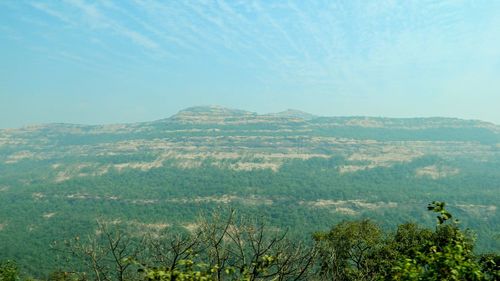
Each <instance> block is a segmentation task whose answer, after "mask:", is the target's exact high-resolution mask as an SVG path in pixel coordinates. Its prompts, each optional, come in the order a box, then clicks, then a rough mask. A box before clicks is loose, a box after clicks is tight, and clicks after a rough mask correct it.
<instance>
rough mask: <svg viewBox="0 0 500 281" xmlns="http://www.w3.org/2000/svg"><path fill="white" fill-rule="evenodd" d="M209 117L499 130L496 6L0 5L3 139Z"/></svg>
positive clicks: (223, 1)
mask: <svg viewBox="0 0 500 281" xmlns="http://www.w3.org/2000/svg"><path fill="white" fill-rule="evenodd" d="M211 104H217V105H222V106H227V107H233V108H240V109H246V110H250V111H255V112H259V113H266V112H277V111H282V110H285V109H287V108H294V109H300V110H304V111H307V112H310V113H314V114H318V115H328V116H339V115H342V116H345V115H370V116H388V117H414V116H424V117H425V116H451V117H459V118H466V119H482V120H486V121H491V122H495V123H497V124H500V1H458V0H454V1H423V0H419V1H384V0H381V1H367V0H364V1H351V0H349V1H333V0H328V1H270V0H266V1H251V0H248V1H237V0H235V1H230V0H219V1H188V0H185V1H150V0H145V1H139V0H137V1H118V0H117V1H90V0H62V1H35V0H33V1H18V0H2V1H0V128H7V127H18V126H23V125H27V124H34V123H48V122H67V123H84V124H105V123H122V122H136V121H149V120H156V119H161V118H165V117H168V116H170V115H172V114H174V113H176V112H177V111H178V110H181V109H183V108H185V107H189V106H194V105H211Z"/></svg>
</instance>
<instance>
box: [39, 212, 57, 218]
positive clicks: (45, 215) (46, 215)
mask: <svg viewBox="0 0 500 281" xmlns="http://www.w3.org/2000/svg"><path fill="white" fill-rule="evenodd" d="M55 215H56V212H52V213H45V214H43V216H42V217H43V218H44V219H50V218H51V217H53V216H55Z"/></svg>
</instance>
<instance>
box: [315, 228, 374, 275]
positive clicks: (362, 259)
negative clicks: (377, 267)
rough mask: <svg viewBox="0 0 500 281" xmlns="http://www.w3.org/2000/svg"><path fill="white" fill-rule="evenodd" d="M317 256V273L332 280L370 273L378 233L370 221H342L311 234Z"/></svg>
mask: <svg viewBox="0 0 500 281" xmlns="http://www.w3.org/2000/svg"><path fill="white" fill-rule="evenodd" d="M313 237H314V240H315V241H316V242H317V243H318V244H317V247H318V249H319V255H320V258H321V271H320V274H321V275H322V276H324V277H326V278H329V279H333V280H360V279H363V278H364V277H365V276H369V275H371V274H372V270H373V265H374V264H375V263H376V261H375V260H373V259H372V257H373V256H374V253H375V252H376V251H377V250H378V248H379V247H381V244H382V232H381V230H380V228H379V226H378V225H376V224H375V223H373V222H372V221H370V220H361V221H344V222H342V223H340V224H338V225H336V226H334V227H333V228H332V229H331V230H330V231H329V232H327V233H321V232H319V233H316V234H314V236H313Z"/></svg>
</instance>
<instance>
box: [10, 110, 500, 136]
mask: <svg viewBox="0 0 500 281" xmlns="http://www.w3.org/2000/svg"><path fill="white" fill-rule="evenodd" d="M231 118H233V119H232V120H233V121H234V120H235V119H237V118H243V119H247V120H249V119H252V118H260V119H264V120H262V122H265V121H270V120H272V118H277V119H290V120H295V121H305V122H311V121H314V120H316V121H326V120H329V121H337V122H338V123H339V125H343V126H344V125H347V126H361V127H364V126H367V127H384V126H387V125H391V124H392V125H394V124H402V123H407V124H415V123H418V122H426V123H428V124H430V123H434V125H435V126H437V127H439V126H442V127H449V126H451V127H457V126H458V125H462V127H465V126H472V127H482V128H488V129H490V130H492V131H494V132H495V133H498V134H500V125H498V124H496V123H493V122H488V121H483V120H479V119H463V118H458V117H440V116H433V117H381V116H363V115H353V116H320V115H314V114H311V113H308V112H304V111H301V110H297V109H287V110H284V111H280V112H276V113H263V114H259V113H256V112H252V111H247V110H242V109H234V108H229V107H223V106H219V105H208V106H192V107H187V108H185V109H182V110H179V111H178V112H177V113H175V114H173V115H171V116H170V117H167V118H162V119H158V120H153V121H142V122H127V123H111V124H78V123H64V122H55V123H40V124H32V125H26V126H21V127H15V128H5V129H0V132H2V131H3V132H7V131H12V130H14V131H16V130H36V129H48V128H54V127H73V128H86V127H88V128H107V127H123V126H139V125H147V124H152V123H158V122H160V123H161V122H181V123H182V122H187V123H193V124H194V123H197V122H200V123H211V122H219V123H220V122H223V121H225V119H231ZM349 120H351V122H349ZM201 121H203V122H201ZM458 127H461V126H458Z"/></svg>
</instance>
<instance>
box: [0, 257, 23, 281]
mask: <svg viewBox="0 0 500 281" xmlns="http://www.w3.org/2000/svg"><path fill="white" fill-rule="evenodd" d="M18 280H19V270H18V268H17V265H16V263H15V262H14V261H11V260H6V261H0V281H18Z"/></svg>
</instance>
